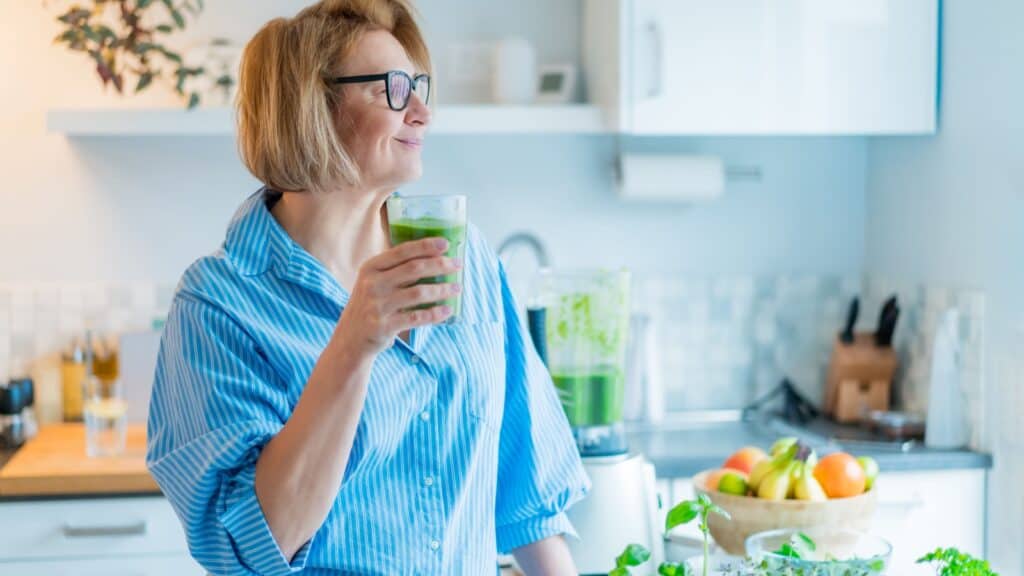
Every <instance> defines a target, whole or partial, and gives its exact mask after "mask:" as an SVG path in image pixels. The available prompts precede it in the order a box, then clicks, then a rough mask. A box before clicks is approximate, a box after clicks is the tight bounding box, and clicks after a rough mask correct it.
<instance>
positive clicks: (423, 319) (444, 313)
mask: <svg viewBox="0 0 1024 576" xmlns="http://www.w3.org/2000/svg"><path fill="white" fill-rule="evenodd" d="M451 315H452V308H451V306H448V305H445V304H442V305H440V306H434V307H432V308H424V309H423V310H409V311H408V312H399V313H397V314H395V315H394V316H393V317H392V318H393V322H394V324H392V328H393V329H394V331H395V333H396V334H397V333H399V332H402V331H405V330H408V329H410V328H418V327H420V326H426V325H427V324H437V323H439V322H443V321H444V320H445V319H446V318H448V317H449V316H451Z"/></svg>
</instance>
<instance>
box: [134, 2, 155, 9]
mask: <svg viewBox="0 0 1024 576" xmlns="http://www.w3.org/2000/svg"><path fill="white" fill-rule="evenodd" d="M152 3H153V0H135V7H136V8H138V9H140V10H141V9H143V8H145V7H147V6H149V5H150V4H152Z"/></svg>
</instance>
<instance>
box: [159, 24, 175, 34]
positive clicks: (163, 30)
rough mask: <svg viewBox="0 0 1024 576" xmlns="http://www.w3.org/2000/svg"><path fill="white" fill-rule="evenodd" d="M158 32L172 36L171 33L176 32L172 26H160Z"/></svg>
mask: <svg viewBox="0 0 1024 576" xmlns="http://www.w3.org/2000/svg"><path fill="white" fill-rule="evenodd" d="M156 31H157V32H161V33H163V34H170V33H171V32H173V31H174V27H173V26H171V25H170V24H160V25H159V26H157V27H156Z"/></svg>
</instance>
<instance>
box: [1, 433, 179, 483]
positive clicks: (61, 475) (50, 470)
mask: <svg viewBox="0 0 1024 576" xmlns="http://www.w3.org/2000/svg"><path fill="white" fill-rule="evenodd" d="M159 492H160V489H159V487H157V485H156V482H155V481H154V480H153V477H152V476H150V474H149V471H148V470H146V426H145V425H143V424H129V425H128V438H127V445H126V448H125V453H124V454H122V455H120V456H113V457H105V458H89V457H88V456H86V454H85V425H84V424H53V425H49V426H44V427H42V428H41V429H40V430H39V434H38V435H37V436H36V437H35V438H33V439H32V440H29V441H28V442H26V443H25V445H24V446H22V447H21V448H20V449H19V450H18V451H17V452H16V453H15V454H14V457H13V458H11V460H10V461H9V462H8V463H7V464H6V465H5V466H4V467H3V468H2V469H0V497H11V496H78V495H111V494H158V493H159Z"/></svg>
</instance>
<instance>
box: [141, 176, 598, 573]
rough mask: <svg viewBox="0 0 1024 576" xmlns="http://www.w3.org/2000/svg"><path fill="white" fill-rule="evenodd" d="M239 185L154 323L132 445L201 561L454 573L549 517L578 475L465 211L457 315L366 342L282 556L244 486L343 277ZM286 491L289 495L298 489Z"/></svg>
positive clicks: (331, 324) (299, 384) (539, 369)
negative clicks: (333, 467)
mask: <svg viewBox="0 0 1024 576" xmlns="http://www.w3.org/2000/svg"><path fill="white" fill-rule="evenodd" d="M272 198H273V193H272V192H269V191H268V190H266V189H263V190H260V191H259V192H258V193H256V194H254V195H253V196H251V197H250V198H249V199H248V200H247V201H246V202H245V203H244V204H243V205H242V206H241V208H240V209H239V210H238V212H237V213H236V215H235V217H234V218H233V220H232V222H231V224H230V225H229V227H228V231H227V236H226V238H225V241H224V244H223V246H222V247H221V249H220V250H218V251H217V252H216V253H214V254H213V255H211V256H208V257H204V258H201V259H200V260H198V261H196V262H195V263H194V264H193V265H192V266H190V267H189V269H188V270H187V271H186V272H185V274H184V276H183V278H182V279H181V282H180V284H179V285H178V288H177V291H176V293H175V297H174V301H173V303H172V305H171V308H170V311H169V314H168V319H167V324H166V326H165V328H164V334H163V340H162V343H161V347H160V356H159V360H158V364H157V369H156V376H155V380H154V384H153V395H152V399H151V404H150V413H149V443H148V453H147V456H146V463H147V465H148V467H149V470H150V472H151V473H152V475H153V476H154V478H156V481H157V483H158V484H159V485H160V488H161V489H162V490H163V492H164V494H166V496H167V498H168V499H169V500H170V503H171V505H172V506H173V507H174V510H175V511H176V513H177V515H178V517H179V518H180V520H181V522H182V524H183V526H184V528H185V533H186V536H187V538H188V544H189V548H190V550H191V553H192V555H193V556H194V557H195V559H196V560H197V561H198V562H199V563H200V564H202V565H203V566H204V567H205V568H206V569H207V570H209V571H210V572H211V573H213V574H254V573H257V574H269V575H277V574H295V573H300V572H301V573H302V574H328V573H329V574H338V573H343V574H344V573H355V574H389V575H390V574H471V575H480V574H488V573H492V574H493V573H495V572H496V571H497V562H496V559H497V553H498V552H499V551H501V552H507V551H510V550H511V549H513V548H516V547H519V546H522V545H524V544H528V543H530V542H534V541H537V540H540V539H542V538H546V537H548V536H552V535H556V534H560V533H564V534H570V535H574V531H573V528H572V526H571V525H570V523H569V521H568V519H567V517H566V515H565V511H566V510H567V509H568V508H569V507H570V506H571V505H572V504H573V503H574V502H576V501H577V500H579V499H580V498H582V497H583V496H584V495H585V494H586V492H587V491H588V490H589V487H590V484H589V480H588V479H587V477H586V474H585V473H584V471H583V468H582V465H581V462H580V459H579V456H578V454H577V452H576V448H575V444H574V443H573V439H572V435H571V432H570V430H569V426H568V423H567V420H566V418H565V415H564V413H563V411H562V409H561V406H560V405H559V403H558V398H557V395H556V393H555V390H554V387H553V385H552V383H551V379H550V376H549V375H548V373H547V371H546V370H545V368H544V366H543V364H542V363H541V362H540V360H539V358H538V356H537V354H536V352H535V350H534V349H533V346H532V345H531V344H530V342H529V340H528V338H527V336H526V335H525V334H524V331H523V330H522V326H521V323H520V321H519V319H518V315H517V314H516V304H515V302H514V300H513V297H512V294H511V292H510V291H509V287H508V284H507V282H506V279H505V274H504V271H503V269H502V267H501V265H500V262H499V261H498V259H497V258H496V256H495V254H494V253H493V251H491V249H490V248H489V247H488V246H487V244H486V243H485V242H484V240H483V238H482V237H481V235H480V233H479V232H478V231H477V230H476V229H474V228H473V227H472V226H470V230H469V232H468V237H467V245H466V256H465V263H466V265H465V276H464V291H463V308H462V318H461V322H460V323H457V324H453V325H436V326H427V327H423V328H417V329H414V330H413V331H412V333H411V337H410V341H409V342H408V344H407V343H406V342H403V341H401V340H396V341H395V343H394V344H393V345H392V346H391V347H390V348H388V349H386V350H384V351H383V352H382V353H380V354H379V355H378V357H377V358H376V360H375V362H374V365H373V369H372V372H371V375H370V381H369V384H368V390H367V394H366V401H365V405H364V406H363V411H362V416H361V418H360V421H359V425H358V428H357V432H356V436H355V442H354V445H353V447H352V452H351V456H350V458H349V461H348V465H347V468H346V469H345V473H344V478H343V480H342V483H341V488H340V489H339V491H338V494H337V496H336V497H335V500H334V503H333V505H332V506H331V509H330V511H329V513H328V515H327V518H326V520H325V521H324V523H323V524H322V525H321V526H320V527H319V529H318V530H317V531H316V533H315V534H314V535H313V537H312V538H311V539H310V541H309V542H307V543H305V544H304V545H303V546H302V548H301V549H300V550H299V552H298V553H297V554H296V555H295V556H294V558H292V559H288V558H285V556H284V554H283V553H282V552H281V549H280V548H279V547H278V545H277V543H276V542H275V540H274V538H273V536H272V534H271V532H270V529H269V526H268V524H267V522H266V518H265V517H264V515H263V512H262V510H261V508H260V504H259V501H258V499H257V497H256V493H255V490H254V477H255V464H256V460H257V459H258V457H259V454H260V450H261V448H262V447H263V446H264V445H265V444H266V443H267V442H268V441H269V440H270V439H271V438H272V437H273V436H274V435H275V434H277V432H278V431H280V430H281V428H282V426H283V425H284V424H285V422H286V421H287V420H288V417H289V415H290V414H291V413H292V410H293V409H294V408H295V405H296V403H297V402H298V400H299V396H300V395H301V394H302V391H303V388H304V386H305V384H306V381H307V379H308V378H309V375H310V374H311V372H312V370H313V366H314V364H315V363H316V361H317V358H318V357H319V355H320V353H321V351H322V350H323V349H324V347H325V346H326V344H327V342H328V340H329V339H330V337H331V334H332V333H333V331H334V329H335V325H336V323H337V319H338V318H339V317H340V315H341V311H342V309H343V308H344V306H345V304H346V302H347V301H348V297H349V295H348V292H347V291H346V290H345V289H344V288H343V287H342V286H341V285H340V284H339V283H338V282H337V281H336V280H335V279H334V277H332V276H331V275H330V273H328V272H327V270H326V268H325V267H324V266H323V265H322V264H321V263H320V262H318V261H317V260H316V259H314V258H313V257H312V256H311V255H310V254H309V253H308V252H306V251H305V250H303V249H302V248H301V247H300V246H299V245H298V244H296V243H295V242H294V241H293V240H292V239H291V238H290V237H289V236H288V234H287V233H286V232H285V231H284V229H283V228H281V226H280V225H279V224H278V223H277V221H276V220H275V219H274V217H273V216H272V215H271V214H270V211H269V208H268V200H269V199H272ZM302 505H303V503H302V502H296V503H295V506H297V507H298V506H302Z"/></svg>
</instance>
